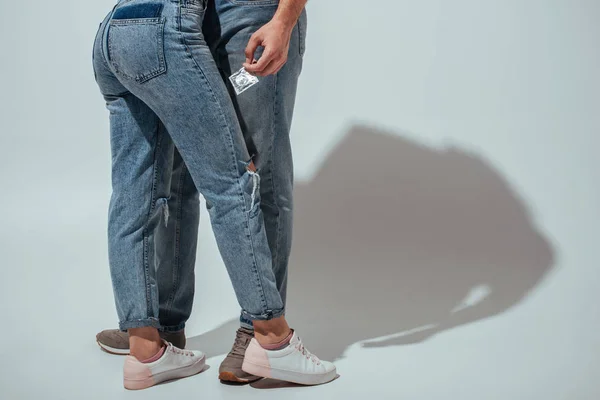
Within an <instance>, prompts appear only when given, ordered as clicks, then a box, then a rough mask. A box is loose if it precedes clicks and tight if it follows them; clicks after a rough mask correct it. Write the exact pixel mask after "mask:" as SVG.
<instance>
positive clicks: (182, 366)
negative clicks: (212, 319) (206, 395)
mask: <svg viewBox="0 0 600 400" xmlns="http://www.w3.org/2000/svg"><path fill="white" fill-rule="evenodd" d="M164 343H165V346H166V349H165V352H164V354H163V355H162V357H161V358H159V359H158V360H156V361H153V362H151V363H142V362H140V361H138V359H137V358H135V357H133V356H127V357H125V365H124V366H123V385H124V386H125V389H131V390H138V389H146V388H149V387H150V386H154V385H157V384H159V383H161V382H164V381H169V380H172V379H179V378H185V377H188V376H191V375H195V374H197V373H199V372H201V371H202V369H204V363H205V360H206V356H205V355H204V353H202V352H201V351H195V350H181V349H179V348H177V347H175V346H173V345H172V344H171V343H169V342H166V341H164Z"/></svg>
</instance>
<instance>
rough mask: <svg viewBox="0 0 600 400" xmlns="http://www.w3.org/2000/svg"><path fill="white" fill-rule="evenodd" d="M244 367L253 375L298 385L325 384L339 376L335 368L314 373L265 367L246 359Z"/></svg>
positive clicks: (245, 370)
mask: <svg viewBox="0 0 600 400" xmlns="http://www.w3.org/2000/svg"><path fill="white" fill-rule="evenodd" d="M242 369H243V370H244V372H247V373H249V374H252V375H256V376H262V377H264V378H271V379H277V380H280V381H286V382H292V383H297V384H298V385H305V386H315V385H323V384H325V383H329V382H331V381H333V380H334V379H335V378H336V377H337V372H336V370H335V369H334V370H333V371H330V372H328V373H326V374H315V375H312V374H303V373H299V372H294V371H286V370H281V369H276V368H270V367H265V366H264V365H259V364H255V363H252V362H249V361H247V360H244V364H243V366H242Z"/></svg>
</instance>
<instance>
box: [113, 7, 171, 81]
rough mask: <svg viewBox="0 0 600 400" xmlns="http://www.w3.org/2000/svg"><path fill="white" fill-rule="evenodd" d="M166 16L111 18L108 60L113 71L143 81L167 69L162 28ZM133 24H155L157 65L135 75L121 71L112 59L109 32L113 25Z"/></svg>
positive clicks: (125, 25)
mask: <svg viewBox="0 0 600 400" xmlns="http://www.w3.org/2000/svg"><path fill="white" fill-rule="evenodd" d="M165 23H166V18H134V19H117V20H111V21H110V22H109V26H108V32H107V36H108V39H107V40H108V61H109V62H110V64H111V66H112V67H113V68H114V69H115V72H116V73H117V74H119V75H120V76H123V77H124V78H127V79H131V80H134V81H136V82H137V83H144V82H147V81H149V80H150V79H152V78H155V77H157V76H159V75H161V74H163V73H165V72H166V71H167V65H166V61H165V48H164V29H165ZM135 25H154V26H156V28H157V29H156V41H157V57H158V66H157V67H156V68H154V69H152V70H150V71H148V72H144V73H140V74H138V75H136V76H132V75H130V74H127V73H125V72H123V71H122V70H121V69H120V67H119V65H118V63H117V62H116V61H115V60H114V59H113V57H112V55H113V54H114V51H113V35H112V34H111V30H112V28H115V27H128V26H135Z"/></svg>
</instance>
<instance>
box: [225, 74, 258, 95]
mask: <svg viewBox="0 0 600 400" xmlns="http://www.w3.org/2000/svg"><path fill="white" fill-rule="evenodd" d="M229 80H230V81H231V84H232V85H233V88H234V89H235V94H236V95H239V94H241V93H243V92H245V91H246V90H248V89H250V87H252V86H254V85H256V84H257V83H258V78H257V77H256V76H254V75H252V74H250V73H249V72H248V71H246V69H245V68H244V67H242V69H240V70H239V71H237V72H236V73H234V74H233V75H231V76H230V77H229Z"/></svg>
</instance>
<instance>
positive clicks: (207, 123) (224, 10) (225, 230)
mask: <svg viewBox="0 0 600 400" xmlns="http://www.w3.org/2000/svg"><path fill="white" fill-rule="evenodd" d="M238 3H239V4H238ZM249 3H250V2H243V1H237V2H233V1H217V2H216V4H212V3H211V4H209V8H208V11H207V10H206V2H205V1H204V0H187V1H183V0H163V1H152V2H150V1H149V0H122V1H121V2H120V3H119V4H118V5H117V6H116V8H115V9H114V10H113V12H111V13H110V14H109V15H108V16H107V18H106V19H105V21H104V22H103V23H102V24H101V27H100V29H99V31H98V35H97V38H96V42H95V46H94V70H95V74H96V80H97V82H98V84H99V87H100V90H101V92H102V94H103V95H104V97H105V99H106V102H107V107H108V109H109V111H110V123H111V148H112V156H113V171H112V180H113V196H112V198H111V205H110V211H109V229H108V233H109V260H110V266H111V275H112V278H113V288H114V292H115V300H116V305H117V311H118V314H119V319H120V328H121V329H128V328H134V327H140V326H155V327H157V328H160V329H163V330H168V331H174V330H179V329H182V328H183V327H184V325H185V322H186V321H187V319H188V317H189V315H190V312H191V308H192V300H193V293H194V264H195V251H196V242H197V230H198V215H199V202H198V190H199V191H200V192H201V193H202V194H203V196H204V197H205V199H206V202H207V207H208V210H209V215H210V218H211V223H212V226H213V230H214V233H215V238H216V240H217V244H218V247H219V250H220V252H221V255H222V257H223V260H224V263H225V265H226V267H227V270H228V272H229V275H230V277H231V280H232V283H233V287H234V290H235V293H236V296H237V298H238V301H239V303H240V306H241V308H242V319H243V324H250V323H251V321H252V320H255V319H270V318H274V317H278V316H280V315H282V314H283V312H284V298H285V282H286V274H287V259H288V255H289V247H290V246H289V243H290V240H291V236H290V235H289V233H290V232H291V183H292V168H291V165H292V164H291V157H285V156H286V154H290V151H289V139H288V133H289V124H290V122H291V110H292V109H293V101H294V97H295V87H296V81H297V77H298V75H299V73H300V68H301V53H302V51H303V42H304V36H303V32H301V30H302V26H301V25H302V21H301V22H300V23H299V24H298V27H297V28H296V30H295V32H294V36H293V37H292V42H293V44H294V42H295V47H294V48H295V49H296V51H297V55H296V54H292V50H291V51H290V54H291V56H290V61H292V62H290V63H288V64H289V65H287V66H286V67H284V69H283V70H282V71H281V72H280V73H279V74H277V76H274V77H269V78H266V79H264V80H261V83H260V84H259V85H256V86H255V88H256V89H259V90H256V91H255V90H254V89H255V88H252V89H251V90H249V91H247V92H245V93H244V95H243V96H240V98H239V99H234V100H238V101H237V102H236V104H232V101H231V99H230V98H229V97H228V95H227V89H228V88H226V86H225V84H224V83H223V79H222V78H223V77H225V76H227V75H228V74H229V71H230V70H231V69H237V68H239V66H241V63H242V61H243V58H244V56H243V49H244V48H245V45H246V43H247V39H249V36H250V35H251V33H252V32H254V31H255V30H256V29H258V27H260V25H262V24H264V23H265V22H267V21H268V20H269V19H270V17H268V15H271V16H272V15H273V13H274V11H275V9H276V7H275V5H276V2H273V1H270V2H264V1H260V2H255V4H252V5H249ZM267 3H269V4H267ZM259 4H260V5H259ZM240 12H243V13H248V12H251V13H252V15H255V16H256V17H257V18H258V16H259V15H260V16H262V19H260V21H262V22H260V23H259V20H258V19H257V24H256V26H254V25H253V26H252V27H249V26H244V27H242V26H239V22H240V20H239V13H240ZM234 13H238V18H236V17H235V16H234ZM205 14H206V15H207V16H206V18H205V17H204V16H205ZM246 15H248V14H246ZM304 18H305V17H304ZM219 20H220V22H219V24H218V25H213V26H212V27H210V25H209V23H213V24H214V23H216V22H217V21H219ZM227 21H229V22H230V23H234V22H237V23H238V26H237V27H236V26H235V25H231V24H230V25H228V24H227ZM203 28H204V30H205V32H210V34H208V33H207V34H206V37H205V36H204V35H203V34H202V29H203ZM227 32H230V33H233V35H229V36H227V37H226V36H225V35H226V34H228V33H227ZM238 34H239V36H238ZM224 38H227V40H224ZM234 38H235V39H234ZM235 42H237V43H238V47H237V50H234V49H233V48H232V47H230V46H231V45H233V43H235ZM244 42H245V43H244ZM209 44H210V47H209ZM211 50H212V53H211ZM213 54H214V57H215V58H216V60H217V61H218V64H219V68H217V66H216V64H215V58H213ZM230 65H231V68H230ZM267 82H271V83H270V84H269V86H270V87H272V88H273V89H270V90H268V91H265V90H263V87H264V86H267V85H266V84H265V83H267ZM282 92H283V93H285V94H282ZM269 93H270V94H269ZM248 94H252V96H246V95H248ZM252 99H253V100H252ZM263 102H264V104H263ZM269 105H270V106H269ZM263 107H267V108H269V110H270V113H265V114H267V115H255V113H257V112H259V113H260V114H263V113H262V111H261V110H266V109H267V108H263ZM236 108H237V111H238V116H240V122H241V125H242V128H244V133H245V134H243V133H242V130H241V129H240V123H239V122H238V120H237V118H236V113H235V110H236ZM257 117H258V118H257ZM267 127H268V128H269V129H265V128H267ZM248 149H250V150H251V152H252V153H249V152H248ZM280 151H281V153H280ZM250 154H253V155H254V161H255V165H256V166H257V168H258V174H255V173H253V172H252V171H248V169H247V168H246V167H247V165H248V163H249V161H250V159H251V157H250ZM282 158H283V159H282Z"/></svg>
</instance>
